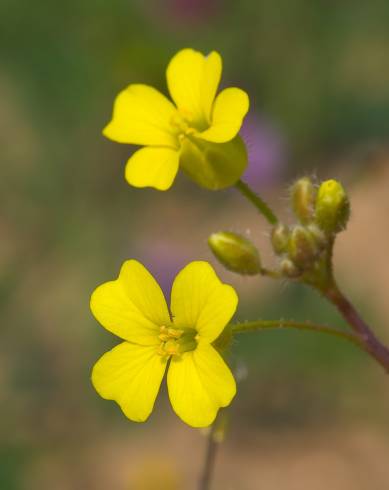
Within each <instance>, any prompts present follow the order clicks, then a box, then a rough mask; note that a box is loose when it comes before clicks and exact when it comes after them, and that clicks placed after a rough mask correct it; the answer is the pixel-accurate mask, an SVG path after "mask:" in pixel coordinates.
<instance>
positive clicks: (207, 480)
mask: <svg viewBox="0 0 389 490" xmlns="http://www.w3.org/2000/svg"><path fill="white" fill-rule="evenodd" d="M215 430H216V423H215V422H214V423H213V424H212V426H211V427H210V430H209V434H208V439H207V449H206V453H205V459H204V466H203V471H202V474H201V478H200V482H199V490H209V489H210V488H211V480H212V474H213V471H214V468H215V461H216V453H217V446H218V443H217V441H216V440H215V437H214V436H215Z"/></svg>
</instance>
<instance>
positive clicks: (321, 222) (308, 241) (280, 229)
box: [272, 177, 350, 278]
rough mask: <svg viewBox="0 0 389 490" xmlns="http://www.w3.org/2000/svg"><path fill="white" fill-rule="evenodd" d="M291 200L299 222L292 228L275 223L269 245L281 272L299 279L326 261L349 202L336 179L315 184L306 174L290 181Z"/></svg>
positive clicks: (346, 214)
mask: <svg viewBox="0 0 389 490" xmlns="http://www.w3.org/2000/svg"><path fill="white" fill-rule="evenodd" d="M290 199H291V205H292V208H293V211H294V214H295V215H296V217H297V219H298V223H297V224H295V225H294V226H292V227H288V226H286V225H284V224H278V225H276V226H275V228H274V229H273V231H272V245H273V249H274V251H275V253H276V254H277V255H278V256H280V258H281V261H280V272H281V274H282V275H283V276H286V277H289V278H299V277H301V276H302V275H304V274H306V273H311V272H312V271H315V270H317V269H318V266H319V265H320V264H322V263H323V262H325V259H326V257H328V256H329V254H330V253H331V250H332V246H333V242H334V237H335V235H336V234H337V233H339V232H340V231H342V230H344V229H345V227H346V225H347V221H348V218H349V215H350V204H349V200H348V197H347V195H346V192H345V190H344V189H343V187H342V185H341V184H340V183H339V182H337V181H336V180H327V181H325V182H322V183H321V185H320V186H319V187H317V186H316V185H314V183H313V182H312V180H311V179H310V178H308V177H303V178H301V179H299V180H297V181H296V182H295V183H294V184H293V186H292V187H291V195H290Z"/></svg>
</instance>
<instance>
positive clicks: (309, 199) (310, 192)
mask: <svg viewBox="0 0 389 490" xmlns="http://www.w3.org/2000/svg"><path fill="white" fill-rule="evenodd" d="M315 199H316V189H315V187H314V185H313V183H312V181H311V179H310V178H309V177H303V178H301V179H299V180H297V181H296V182H295V183H294V184H293V186H292V188H291V201H292V208H293V211H294V213H295V215H296V216H297V218H298V219H299V220H300V222H301V223H302V224H308V223H309V222H310V221H312V219H313V217H314V209H315Z"/></svg>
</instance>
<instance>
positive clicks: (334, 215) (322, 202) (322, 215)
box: [315, 180, 350, 234]
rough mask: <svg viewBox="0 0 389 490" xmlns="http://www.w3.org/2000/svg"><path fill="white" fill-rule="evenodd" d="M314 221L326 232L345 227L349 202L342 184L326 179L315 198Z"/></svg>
mask: <svg viewBox="0 0 389 490" xmlns="http://www.w3.org/2000/svg"><path fill="white" fill-rule="evenodd" d="M315 217H316V223H317V224H318V226H319V227H320V228H321V229H322V230H323V231H325V232H326V233H328V234H332V233H339V232H340V231H342V230H344V229H345V228H346V225H347V222H348V219H349V217H350V202H349V200H348V197H347V194H346V192H345V190H344V188H343V186H342V184H341V183H340V182H338V181H336V180H326V181H325V182H323V183H322V184H321V186H320V188H319V191H318V194H317V198H316V215H315Z"/></svg>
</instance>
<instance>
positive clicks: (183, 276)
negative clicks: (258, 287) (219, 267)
mask: <svg viewBox="0 0 389 490" xmlns="http://www.w3.org/2000/svg"><path fill="white" fill-rule="evenodd" d="M237 304H238V297H237V295H236V292H235V290H234V288H232V287H231V286H229V285H227V284H223V283H222V282H221V281H220V279H219V278H218V277H217V275H216V273H215V271H214V270H213V268H212V267H211V266H210V264H208V263H207V262H191V263H190V264H188V265H187V266H186V267H184V269H182V270H181V272H179V274H178V275H177V277H176V278H175V280H174V283H173V287H172V294H171V311H172V315H173V321H174V323H175V324H176V325H177V326H179V327H180V328H185V327H191V328H195V329H196V330H197V331H198V332H199V336H200V339H203V340H206V341H207V342H213V341H214V340H215V339H216V338H217V337H218V336H219V335H220V333H221V332H222V330H223V329H224V327H225V326H226V325H227V323H228V322H229V321H230V319H231V317H232V315H233V314H234V313H235V310H236V306H237Z"/></svg>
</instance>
